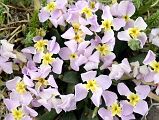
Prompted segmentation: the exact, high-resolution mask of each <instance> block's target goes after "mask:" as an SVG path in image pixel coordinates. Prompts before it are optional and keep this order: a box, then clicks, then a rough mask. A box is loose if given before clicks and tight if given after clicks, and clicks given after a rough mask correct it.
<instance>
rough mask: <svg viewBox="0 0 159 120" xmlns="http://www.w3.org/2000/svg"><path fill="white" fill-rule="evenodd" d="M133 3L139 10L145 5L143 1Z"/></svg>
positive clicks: (138, 0) (134, 0)
mask: <svg viewBox="0 0 159 120" xmlns="http://www.w3.org/2000/svg"><path fill="white" fill-rule="evenodd" d="M133 3H134V5H135V7H136V8H137V9H139V8H140V7H141V6H142V5H143V4H142V3H143V0H133Z"/></svg>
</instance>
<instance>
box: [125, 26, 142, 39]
mask: <svg viewBox="0 0 159 120" xmlns="http://www.w3.org/2000/svg"><path fill="white" fill-rule="evenodd" d="M128 32H129V35H130V36H131V37H132V38H137V37H138V36H139V35H140V30H139V29H138V28H137V27H134V28H129V29H128Z"/></svg>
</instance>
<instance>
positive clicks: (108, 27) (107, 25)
mask: <svg viewBox="0 0 159 120" xmlns="http://www.w3.org/2000/svg"><path fill="white" fill-rule="evenodd" d="M112 26H113V24H112V21H111V20H108V19H107V20H104V21H102V28H104V30H105V31H108V30H111V27H112Z"/></svg>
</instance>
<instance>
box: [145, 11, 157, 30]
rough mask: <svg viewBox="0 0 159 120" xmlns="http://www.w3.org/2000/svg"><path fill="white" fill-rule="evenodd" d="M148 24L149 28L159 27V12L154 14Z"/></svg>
mask: <svg viewBox="0 0 159 120" xmlns="http://www.w3.org/2000/svg"><path fill="white" fill-rule="evenodd" d="M146 22H147V24H148V27H149V28H153V27H159V10H158V11H156V12H155V13H153V14H152V15H151V16H150V17H149V18H148V19H147V21H146Z"/></svg>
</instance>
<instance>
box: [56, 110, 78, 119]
mask: <svg viewBox="0 0 159 120" xmlns="http://www.w3.org/2000/svg"><path fill="white" fill-rule="evenodd" d="M59 120H77V118H76V116H75V114H74V113H73V112H67V113H65V114H64V115H63V116H62V118H60V119H59Z"/></svg>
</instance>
